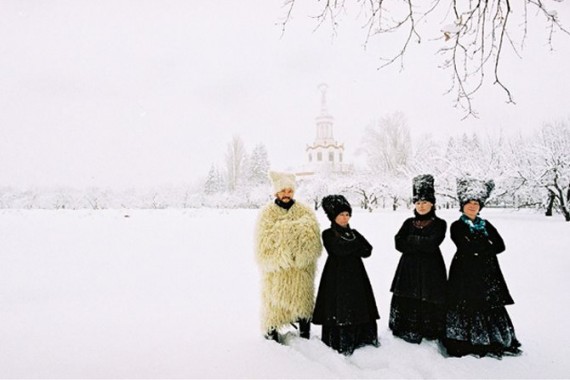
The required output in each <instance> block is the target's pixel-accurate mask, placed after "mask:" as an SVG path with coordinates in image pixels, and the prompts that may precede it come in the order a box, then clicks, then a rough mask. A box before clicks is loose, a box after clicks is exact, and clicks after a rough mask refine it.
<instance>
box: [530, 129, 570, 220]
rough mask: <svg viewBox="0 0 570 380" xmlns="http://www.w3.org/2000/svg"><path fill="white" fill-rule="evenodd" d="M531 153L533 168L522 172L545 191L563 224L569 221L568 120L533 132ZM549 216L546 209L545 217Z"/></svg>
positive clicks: (569, 151)
mask: <svg viewBox="0 0 570 380" xmlns="http://www.w3.org/2000/svg"><path fill="white" fill-rule="evenodd" d="M530 154H531V157H532V165H531V166H530V167H527V168H526V170H525V171H524V172H523V170H522V168H521V172H523V173H525V176H526V178H527V180H528V181H530V182H531V183H532V182H535V183H537V184H539V185H540V186H542V187H544V188H545V189H546V191H547V196H548V199H549V200H548V202H547V203H548V205H549V206H550V207H553V206H554V204H555V203H557V204H558V206H559V208H560V212H561V213H562V215H564V219H565V220H566V221H570V204H569V202H570V200H569V199H568V196H569V193H570V127H569V125H568V121H557V122H553V123H546V124H544V125H543V127H542V128H541V129H540V130H539V131H538V132H537V133H536V135H535V140H534V144H533V146H532V147H531V150H530ZM548 214H552V210H550V212H549V210H548V208H547V215H548Z"/></svg>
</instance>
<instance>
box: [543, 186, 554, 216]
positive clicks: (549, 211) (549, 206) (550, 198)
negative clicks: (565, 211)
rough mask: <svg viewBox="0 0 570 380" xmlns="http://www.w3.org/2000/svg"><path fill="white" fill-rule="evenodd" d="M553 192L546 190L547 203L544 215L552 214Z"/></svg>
mask: <svg viewBox="0 0 570 380" xmlns="http://www.w3.org/2000/svg"><path fill="white" fill-rule="evenodd" d="M555 199H556V196H555V194H554V193H553V192H552V191H550V190H548V204H547V205H546V213H545V215H546V216H552V208H553V207H554V200H555Z"/></svg>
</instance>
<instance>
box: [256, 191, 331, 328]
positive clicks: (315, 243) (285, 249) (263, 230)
mask: <svg viewBox="0 0 570 380" xmlns="http://www.w3.org/2000/svg"><path fill="white" fill-rule="evenodd" d="M321 251H322V244H321V237H320V227H319V223H318V221H317V219H316V216H315V213H314V211H313V210H311V209H310V208H309V207H308V206H306V205H303V204H300V203H299V202H295V204H294V205H293V206H292V207H291V208H290V209H289V210H285V209H283V208H282V207H279V206H277V205H276V204H275V203H271V204H268V205H267V206H265V207H264V208H263V209H262V210H261V213H260V215H259V219H258V221H257V230H256V259H257V262H258V264H259V267H260V269H261V273H262V318H261V320H262V328H263V330H264V331H265V332H267V331H269V330H271V329H278V328H279V327H281V326H283V325H286V324H289V323H290V322H296V321H297V320H298V319H300V318H305V319H310V318H311V316H312V314H313V308H314V306H315V285H314V284H315V270H316V266H317V265H316V264H317V259H318V258H319V256H320V255H321Z"/></svg>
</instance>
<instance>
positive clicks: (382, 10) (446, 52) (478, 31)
mask: <svg viewBox="0 0 570 380" xmlns="http://www.w3.org/2000/svg"><path fill="white" fill-rule="evenodd" d="M560 2H561V0H517V1H512V0H431V1H430V0H397V1H396V0H352V1H349V0H324V1H320V0H317V3H318V4H319V7H318V11H317V14H316V15H315V16H314V17H315V19H316V22H317V28H318V27H320V26H321V25H322V24H324V23H325V22H329V23H330V25H331V28H332V30H333V33H334V34H336V30H337V27H338V25H339V23H340V18H341V16H343V15H345V14H347V13H348V12H349V10H351V9H352V10H354V9H355V8H356V10H357V12H358V14H359V16H358V17H359V19H361V20H363V21H362V23H363V29H364V30H365V31H366V32H365V36H364V39H365V42H364V45H365V46H366V45H368V44H369V43H370V42H371V41H372V40H373V39H374V38H379V37H381V36H390V38H392V39H396V38H401V41H400V42H399V48H398V49H397V51H396V52H395V53H394V54H392V55H390V56H388V57H381V58H380V59H381V65H380V68H383V67H385V66H388V65H392V64H394V63H399V65H400V69H403V67H404V57H405V55H406V53H407V52H408V50H409V49H410V48H411V46H412V45H413V44H412V42H415V43H421V42H422V41H423V36H424V35H427V36H428V39H429V40H435V41H438V43H439V47H438V49H437V51H438V53H439V54H440V55H441V56H442V59H443V62H442V64H441V67H442V68H443V69H446V70H448V71H449V72H450V75H451V85H450V87H449V90H448V93H453V94H454V103H455V106H457V107H460V108H462V109H463V110H464V111H465V117H468V116H475V117H476V116H477V114H476V111H475V109H474V108H473V105H472V100H473V97H474V95H475V93H476V92H477V91H478V90H479V89H480V88H481V87H482V85H483V84H484V82H485V79H486V78H485V73H486V72H488V71H491V72H492V73H493V84H495V85H498V86H499V87H500V88H501V89H502V90H503V92H504V93H505V96H506V99H507V102H508V103H514V98H513V96H512V94H511V92H510V90H509V88H508V86H507V85H505V83H504V82H503V81H502V79H501V75H500V67H501V57H502V56H503V54H504V49H505V46H509V47H510V48H511V49H512V50H513V51H514V52H515V54H517V55H519V50H520V49H522V46H524V41H525V39H526V37H527V26H528V16H529V15H534V16H535V17H540V18H542V20H543V22H544V25H545V28H546V29H547V31H548V36H547V42H548V44H549V46H550V47H551V48H552V43H553V39H554V36H555V34H556V33H557V32H562V33H564V34H567V35H570V32H568V30H567V29H565V27H564V26H563V25H562V23H561V21H560V20H559V18H558V13H557V11H556V7H557V6H559V7H562V6H566V5H563V4H558V3H560ZM296 3H297V1H296V0H285V1H284V8H285V15H284V19H283V21H282V27H283V32H284V31H285V28H286V26H287V25H288V23H289V22H290V21H291V17H292V15H293V11H294V9H295V5H296ZM514 15H518V17H519V19H511V18H513V17H514ZM441 19H443V23H442V22H441ZM446 24H447V25H446ZM441 25H445V26H444V27H443V28H442V27H441ZM423 28H427V29H428V30H427V31H425V30H422V29H423ZM430 28H431V29H430ZM515 40H517V42H520V44H519V43H517V44H515ZM519 47H520V48H519Z"/></svg>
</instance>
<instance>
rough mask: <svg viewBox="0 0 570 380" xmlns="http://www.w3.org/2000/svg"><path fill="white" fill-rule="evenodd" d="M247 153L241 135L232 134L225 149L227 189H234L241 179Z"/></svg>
mask: <svg viewBox="0 0 570 380" xmlns="http://www.w3.org/2000/svg"><path fill="white" fill-rule="evenodd" d="M246 157H247V153H246V150H245V146H244V144H243V141H242V139H241V137H239V136H234V137H232V141H230V142H229V143H228V147H227V150H226V175H227V185H228V190H229V191H235V190H236V189H237V187H238V185H239V183H240V181H241V180H242V179H243V178H242V176H243V174H244V166H245V162H246Z"/></svg>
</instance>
